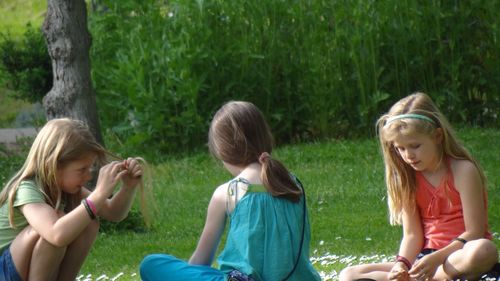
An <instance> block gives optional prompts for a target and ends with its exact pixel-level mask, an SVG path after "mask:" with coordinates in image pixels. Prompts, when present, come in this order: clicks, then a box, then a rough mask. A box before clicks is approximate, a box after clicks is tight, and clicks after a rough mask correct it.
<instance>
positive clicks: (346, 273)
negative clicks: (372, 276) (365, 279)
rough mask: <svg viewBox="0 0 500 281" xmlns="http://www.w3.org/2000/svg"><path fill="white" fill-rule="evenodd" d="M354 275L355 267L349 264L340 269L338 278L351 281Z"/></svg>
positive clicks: (342, 280) (341, 280)
mask: <svg viewBox="0 0 500 281" xmlns="http://www.w3.org/2000/svg"><path fill="white" fill-rule="evenodd" d="M356 275H357V274H356V269H355V267H352V266H349V267H346V268H344V269H342V271H340V274H339V280H340V281H351V280H354V276H356Z"/></svg>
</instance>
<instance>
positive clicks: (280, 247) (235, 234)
mask: <svg viewBox="0 0 500 281" xmlns="http://www.w3.org/2000/svg"><path fill="white" fill-rule="evenodd" d="M237 182H245V180H244V179H233V180H232V181H231V182H230V183H229V188H231V185H232V184H235V183H237ZM303 200H305V198H304V197H302V198H301V199H300V201H299V202H298V203H293V202H291V201H289V200H287V199H283V198H278V197H273V196H272V195H271V194H269V193H268V192H266V191H265V188H264V187H263V186H261V185H249V186H248V191H247V192H246V194H245V195H244V196H243V197H242V198H241V200H240V201H239V202H238V203H237V205H236V207H235V209H234V211H233V212H232V214H231V215H230V216H229V231H228V235H227V240H226V244H225V247H224V249H223V250H222V252H221V254H220V255H219V257H218V258H217V263H218V265H219V269H215V268H212V267H207V266H196V265H189V264H187V263H186V262H185V261H181V260H179V259H177V258H175V257H172V256H169V255H161V254H156V255H149V256H147V257H146V258H145V259H144V260H143V262H142V263H141V270H140V272H141V278H142V280H145V281H153V280H220V281H223V280H227V274H228V273H229V272H230V271H232V270H238V271H240V272H242V273H245V274H247V275H249V276H251V277H252V278H253V279H254V280H255V281H281V280H284V278H286V277H288V279H286V280H287V281H305V280H307V281H320V280H321V277H320V276H319V274H318V273H317V272H316V270H315V269H314V268H313V266H312V264H311V262H310V260H309V243H310V238H311V235H310V226H309V219H308V215H307V209H305V204H304V201H303ZM303 222H305V225H304V224H303ZM301 242H302V249H300V248H301V247H300V244H301ZM299 252H300V256H299ZM295 264H296V267H295V270H293V273H292V274H291V275H290V276H289V274H290V272H291V271H292V269H293V268H294V266H295ZM183 278H184V279H183Z"/></svg>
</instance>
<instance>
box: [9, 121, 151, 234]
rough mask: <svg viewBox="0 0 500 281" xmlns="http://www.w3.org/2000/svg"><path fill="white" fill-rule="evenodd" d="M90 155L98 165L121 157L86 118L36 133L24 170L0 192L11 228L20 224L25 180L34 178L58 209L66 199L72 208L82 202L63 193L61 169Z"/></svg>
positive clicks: (48, 125) (52, 124) (55, 123)
mask: <svg viewBox="0 0 500 281" xmlns="http://www.w3.org/2000/svg"><path fill="white" fill-rule="evenodd" d="M88 155H95V156H96V157H97V160H98V164H104V163H106V162H107V158H108V156H109V157H112V158H117V157H116V156H113V155H112V154H111V153H109V152H108V151H106V149H105V148H104V147H103V146H102V145H100V144H99V143H98V142H97V141H96V139H95V138H94V135H93V134H92V132H91V131H90V129H89V128H88V127H87V126H86V125H85V123H83V122H82V121H78V120H71V119H67V118H60V119H53V120H50V121H48V122H47V123H46V124H45V126H43V128H42V129H41V130H40V132H39V133H38V135H37V136H36V138H35V140H34V142H33V144H32V146H31V148H30V151H29V153H28V157H27V158H26V161H25V162H24V164H23V166H22V167H21V169H20V170H19V171H18V172H17V173H16V174H15V175H14V176H13V177H12V178H11V179H10V180H9V181H8V182H7V184H6V185H5V187H4V188H3V190H2V192H0V205H3V204H6V203H8V204H9V205H8V208H9V223H10V225H11V227H13V228H15V227H16V226H15V225H14V201H15V198H16V192H17V190H18V188H19V185H20V184H21V182H22V181H25V180H33V181H34V182H35V183H36V185H37V187H38V188H39V190H40V191H41V192H42V193H43V194H44V196H45V200H46V202H47V204H49V205H50V206H51V207H53V208H54V209H58V208H59V207H60V206H61V203H62V202H63V201H65V203H66V204H68V205H67V207H68V208H74V207H75V206H76V204H78V203H79V202H78V200H79V199H80V198H79V197H78V196H79V195H78V194H74V195H72V194H66V193H64V192H62V190H61V187H60V186H59V184H58V178H57V171H58V169H61V168H63V167H64V166H65V165H67V164H68V163H70V162H72V161H75V160H80V159H82V158H83V157H85V156H88ZM142 189H143V188H141V192H142ZM141 198H142V196H141ZM141 206H142V204H141Z"/></svg>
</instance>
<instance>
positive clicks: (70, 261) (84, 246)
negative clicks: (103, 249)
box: [57, 221, 99, 281]
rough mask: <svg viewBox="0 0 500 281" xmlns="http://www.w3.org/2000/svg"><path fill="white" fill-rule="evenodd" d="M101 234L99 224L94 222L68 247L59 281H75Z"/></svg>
mask: <svg viewBox="0 0 500 281" xmlns="http://www.w3.org/2000/svg"><path fill="white" fill-rule="evenodd" d="M98 232H99V222H98V221H92V222H91V223H90V224H89V225H88V226H87V228H85V230H84V231H83V232H82V233H81V234H80V235H79V236H78V237H77V238H76V240H75V241H73V242H72V243H71V244H70V245H68V247H67V249H66V254H65V255H64V258H63V260H62V262H61V266H60V267H59V269H60V270H59V275H58V278H57V280H63V281H64V280H75V279H76V276H77V275H78V272H79V271H80V268H81V267H82V265H83V262H84V261H85V258H87V255H88V254H89V252H90V248H91V247H92V245H93V244H94V241H95V239H96V238H97V234H98Z"/></svg>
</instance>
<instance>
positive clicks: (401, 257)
mask: <svg viewBox="0 0 500 281" xmlns="http://www.w3.org/2000/svg"><path fill="white" fill-rule="evenodd" d="M396 262H402V263H403V264H404V265H406V267H407V268H408V270H410V269H411V262H410V261H409V260H408V259H407V258H405V257H403V256H400V255H397V256H396Z"/></svg>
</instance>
